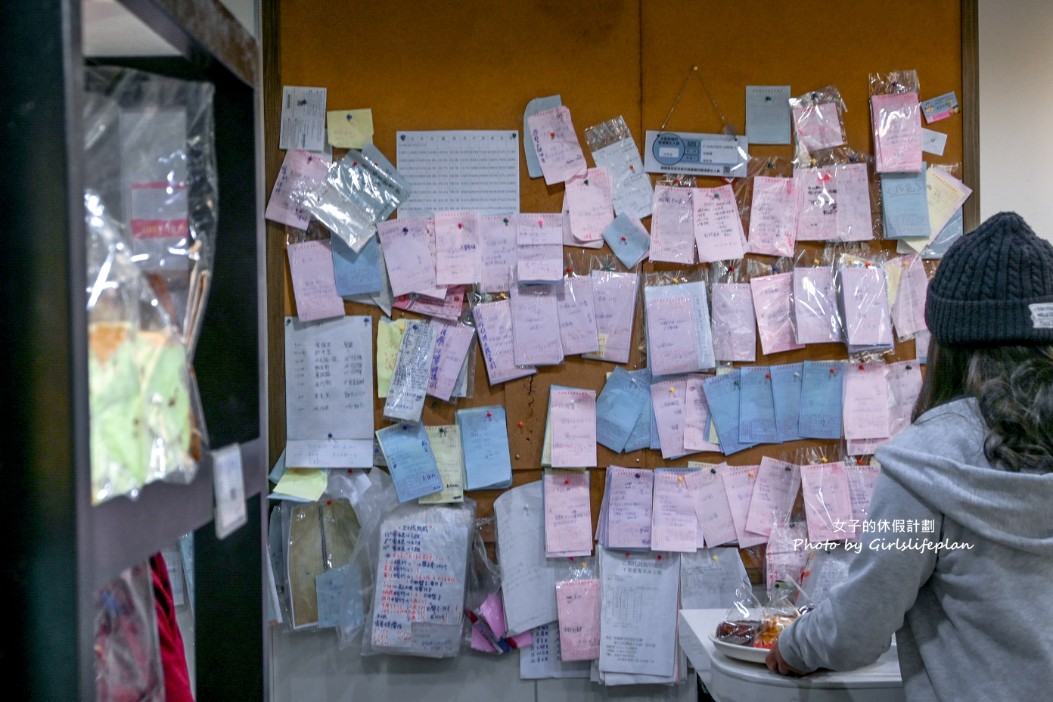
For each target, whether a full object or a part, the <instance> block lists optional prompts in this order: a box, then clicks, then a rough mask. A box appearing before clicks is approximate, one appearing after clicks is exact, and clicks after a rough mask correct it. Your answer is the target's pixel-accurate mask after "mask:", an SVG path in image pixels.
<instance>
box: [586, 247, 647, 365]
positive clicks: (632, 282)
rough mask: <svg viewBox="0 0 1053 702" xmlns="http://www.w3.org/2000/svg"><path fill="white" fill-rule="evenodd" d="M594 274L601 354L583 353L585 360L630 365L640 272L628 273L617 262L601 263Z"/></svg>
mask: <svg viewBox="0 0 1053 702" xmlns="http://www.w3.org/2000/svg"><path fill="white" fill-rule="evenodd" d="M590 275H591V277H592V294H593V302H594V307H595V314H596V335H597V338H598V341H599V351H597V352H596V353H595V354H582V357H583V358H590V359H593V360H597V361H612V362H614V363H628V362H629V354H630V352H631V350H632V334H633V320H634V318H635V316H636V302H637V293H638V291H639V284H640V276H639V273H637V272H636V271H625V270H622V269H620V268H618V267H616V266H615V265H613V263H611V265H607V264H605V263H603V262H600V261H599V260H597V261H596V263H595V264H594V267H593V269H592V272H591V273H590Z"/></svg>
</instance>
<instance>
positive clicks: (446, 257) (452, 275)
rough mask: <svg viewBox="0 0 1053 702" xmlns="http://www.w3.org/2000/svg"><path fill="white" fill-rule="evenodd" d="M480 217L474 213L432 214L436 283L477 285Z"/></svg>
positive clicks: (479, 260) (478, 276)
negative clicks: (433, 220) (433, 219)
mask: <svg viewBox="0 0 1053 702" xmlns="http://www.w3.org/2000/svg"><path fill="white" fill-rule="evenodd" d="M480 263H481V259H480V256H479V217H478V215H477V214H476V213H475V212H468V211H459V212H445V211H441V212H436V213H435V282H436V283H438V284H439V285H471V284H472V283H476V282H478V281H479V278H480V277H481V274H480V270H479V269H480Z"/></svg>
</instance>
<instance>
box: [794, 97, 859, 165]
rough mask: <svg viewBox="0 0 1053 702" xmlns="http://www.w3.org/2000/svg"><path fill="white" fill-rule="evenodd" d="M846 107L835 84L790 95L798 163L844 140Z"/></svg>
mask: <svg viewBox="0 0 1053 702" xmlns="http://www.w3.org/2000/svg"><path fill="white" fill-rule="evenodd" d="M846 111H847V110H846V108H845V103H844V101H843V100H842V99H841V93H840V91H839V90H838V89H837V88H836V87H835V86H833V85H828V86H826V87H825V88H820V89H819V90H813V91H811V92H808V93H805V94H803V95H800V96H797V97H792V98H790V112H791V115H792V120H793V133H794V138H795V141H796V144H797V149H796V152H797V155H796V159H797V161H798V162H799V163H805V164H807V163H809V162H810V160H811V159H812V158H814V157H815V155H816V154H817V153H818V152H821V151H823V150H825V149H832V148H834V147H835V146H840V145H842V144H844V143H845V126H844V118H843V117H842V113H843V112H846Z"/></svg>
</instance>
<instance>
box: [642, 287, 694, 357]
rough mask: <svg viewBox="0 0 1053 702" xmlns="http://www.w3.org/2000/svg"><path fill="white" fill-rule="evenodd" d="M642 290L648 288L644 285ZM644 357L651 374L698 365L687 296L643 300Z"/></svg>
mask: <svg viewBox="0 0 1053 702" xmlns="http://www.w3.org/2000/svg"><path fill="white" fill-rule="evenodd" d="M644 290H645V292H647V291H650V290H651V288H649V287H648V288H645V289H644ZM646 312H647V349H648V350H647V357H648V359H649V362H648V365H649V366H650V368H651V372H652V373H653V374H654V375H656V376H657V375H669V374H672V373H690V372H691V371H696V370H698V369H699V365H700V364H699V360H698V347H697V346H696V344H695V334H694V319H693V317H692V314H691V300H690V299H688V298H687V297H660V298H656V299H649V300H648V301H647V308H646Z"/></svg>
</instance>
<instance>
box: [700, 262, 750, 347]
mask: <svg viewBox="0 0 1053 702" xmlns="http://www.w3.org/2000/svg"><path fill="white" fill-rule="evenodd" d="M744 264H745V261H743V260H735V261H724V262H718V263H714V264H712V265H711V266H710V273H711V276H710V277H711V279H712V280H713V285H712V290H711V297H712V300H713V305H712V306H713V314H712V322H713V355H714V358H715V359H716V361H718V362H720V361H745V362H748V363H752V362H753V361H755V360H756V358H757V319H756V316H755V313H754V310H753V292H752V290H751V289H750V285H749V280H748V278H747V277H746V270H745V268H746V267H745V265H744Z"/></svg>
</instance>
